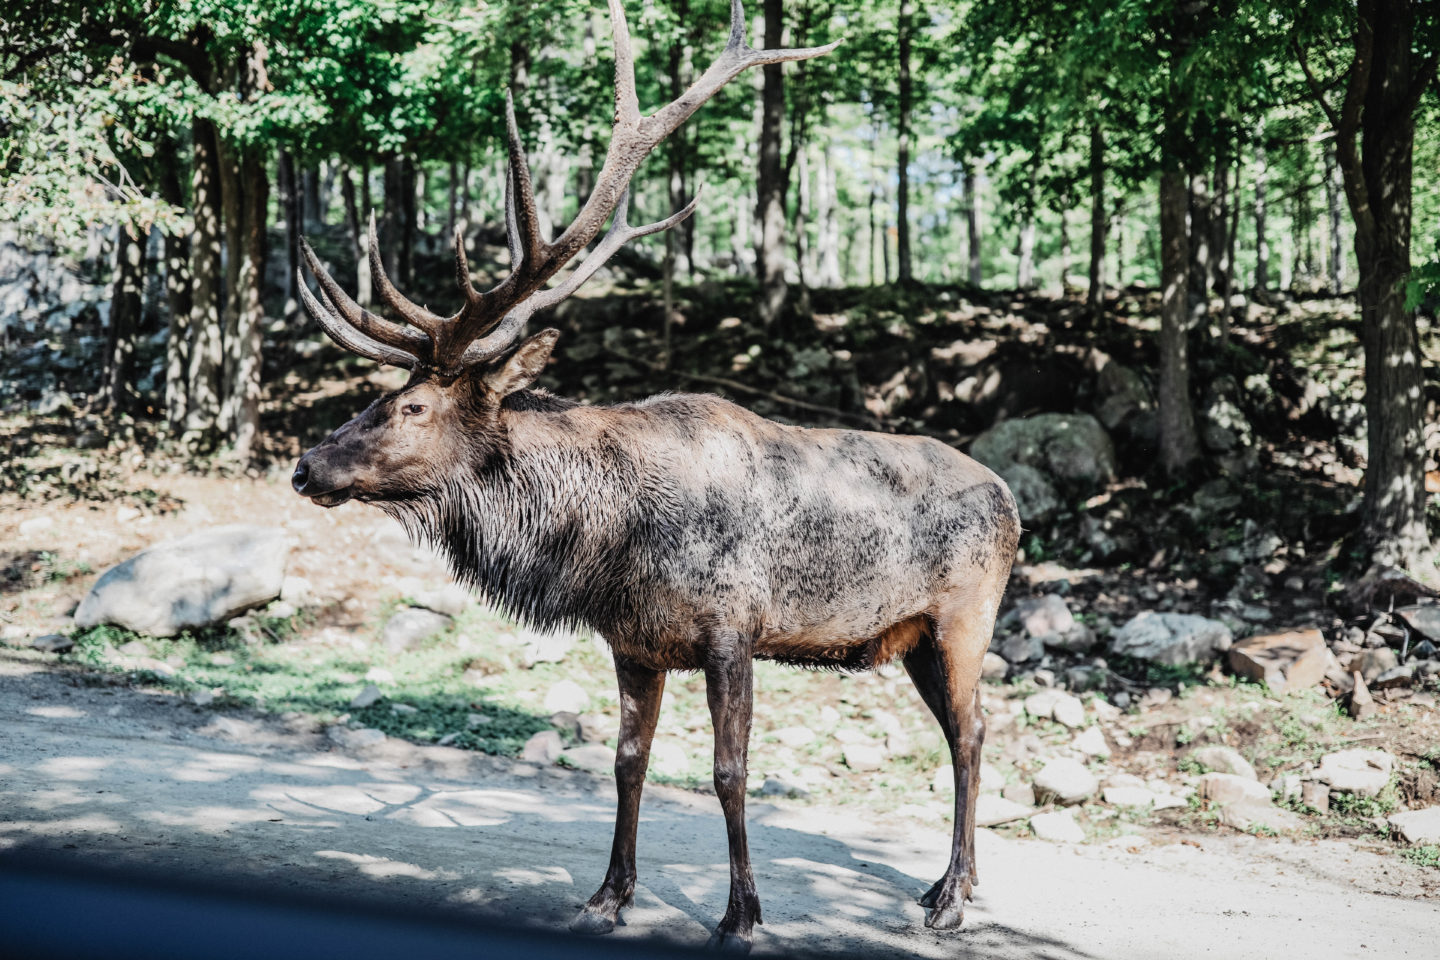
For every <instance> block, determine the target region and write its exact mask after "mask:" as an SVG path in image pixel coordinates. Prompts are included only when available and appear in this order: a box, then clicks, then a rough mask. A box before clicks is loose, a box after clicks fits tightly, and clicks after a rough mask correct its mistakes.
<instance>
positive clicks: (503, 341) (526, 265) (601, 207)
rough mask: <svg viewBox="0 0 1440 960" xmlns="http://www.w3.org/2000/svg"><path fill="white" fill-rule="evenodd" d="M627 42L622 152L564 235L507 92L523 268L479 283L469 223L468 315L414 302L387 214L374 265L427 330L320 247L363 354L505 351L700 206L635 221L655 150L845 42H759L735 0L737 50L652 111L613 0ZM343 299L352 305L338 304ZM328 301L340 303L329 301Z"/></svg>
mask: <svg viewBox="0 0 1440 960" xmlns="http://www.w3.org/2000/svg"><path fill="white" fill-rule="evenodd" d="M608 3H609V5H610V24H611V30H612V32H613V34H614V40H615V120H614V125H613V129H612V132H611V137H610V149H609V151H608V152H607V153H606V155H605V163H604V165H603V166H602V167H601V168H600V172H599V174H598V175H597V176H596V178H595V186H594V189H593V190H592V191H591V192H590V197H589V199H588V200H586V201H585V205H584V206H583V207H582V208H581V209H580V212H579V213H578V214H577V215H576V217H575V219H574V220H573V221H572V222H571V223H570V225H569V226H568V227H566V228H565V230H564V232H562V233H561V234H560V236H559V237H557V238H556V239H555V240H553V241H549V242H547V241H546V240H545V238H544V237H543V236H542V235H541V231H540V220H539V215H538V213H537V207H536V203H535V190H534V186H533V184H532V183H531V180H530V167H529V164H528V163H527V162H526V160H525V148H524V145H523V144H522V142H521V140H520V131H519V129H518V127H517V125H516V123H515V105H514V103H513V101H512V100H511V98H510V96H509V94H508V93H507V94H506V97H505V123H506V139H507V141H508V144H507V145H508V148H509V155H510V159H509V166H508V171H507V174H506V178H505V228H506V239H507V243H508V245H509V248H510V265H511V272H510V275H509V276H507V277H506V278H505V279H504V280H502V281H501V282H500V283H499V284H497V285H496V286H495V287H493V288H491V289H490V290H487V291H485V292H483V293H482V292H480V291H478V290H476V289H475V287H474V285H473V284H472V283H471V282H470V268H469V264H468V262H467V260H466V257H465V247H464V243H463V241H462V238H461V236H460V233H459V231H457V232H456V234H455V274H456V281H457V282H458V284H459V287H460V290H461V292H462V293H463V294H464V297H465V303H464V305H463V306H461V308H460V309H459V311H458V312H456V313H455V314H454V315H452V316H449V317H441V316H439V315H437V314H434V313H431V312H430V311H429V310H426V309H425V308H423V307H421V306H418V305H416V304H414V303H412V302H410V301H409V300H407V299H406V298H405V297H404V296H403V295H402V294H401V293H400V292H399V291H398V290H396V289H395V287H394V285H393V284H391V283H390V279H389V278H388V277H387V276H386V275H385V270H384V266H383V264H382V263H381V260H380V245H379V242H378V240H377V239H376V235H375V218H374V215H373V214H372V215H371V218H370V262H371V274H372V275H373V276H374V277H375V281H376V292H377V293H378V294H379V296H380V299H381V300H382V301H383V302H384V303H385V304H386V305H388V306H389V307H390V309H392V310H394V311H395V312H396V313H397V314H399V315H400V316H401V317H403V318H404V319H405V320H406V321H407V322H408V323H410V324H411V325H412V326H414V327H417V328H419V330H421V331H423V333H416V332H415V331H413V330H408V329H406V328H404V327H402V326H400V325H398V324H395V323H391V322H389V321H387V320H384V319H382V318H380V317H377V316H375V315H374V314H372V313H370V312H368V311H366V310H364V309H363V308H361V307H360V305H359V304H357V303H355V302H354V301H353V300H351V299H350V298H349V297H347V296H346V295H345V294H344V293H343V291H341V290H340V288H339V285H338V284H336V283H335V281H334V280H332V279H331V278H330V277H329V275H328V274H326V273H325V272H324V269H323V267H321V266H320V262H319V260H318V259H316V257H315V255H314V253H313V252H312V251H311V250H310V247H309V245H308V244H307V245H306V246H305V259H306V263H307V265H308V266H309V267H310V271H311V272H312V273H314V274H315V278H316V280H317V281H318V282H319V283H320V288H321V291H322V295H323V296H324V297H325V300H326V302H325V305H324V307H322V305H321V304H319V303H317V302H316V300H315V298H314V297H313V296H311V295H310V293H309V291H308V290H304V284H301V288H302V291H303V293H302V298H303V300H304V302H305V307H306V309H308V310H309V311H310V314H311V315H312V316H314V317H315V319H316V320H317V321H319V323H320V325H321V326H322V327H323V328H324V329H325V331H326V332H327V333H328V334H330V336H331V338H333V339H334V340H335V341H336V342H337V343H339V344H340V345H341V346H342V347H345V348H346V349H347V350H351V351H353V352H355V353H359V354H361V355H362V356H366V357H370V358H371V359H373V360H379V361H380V362H382V363H392V364H396V365H399V366H404V367H408V368H414V367H416V366H423V367H427V368H431V369H434V370H436V371H437V372H439V373H442V374H445V375H448V376H454V375H458V374H459V373H460V372H462V371H463V370H465V369H466V368H467V367H471V366H474V365H476V364H480V363H485V362H487V361H489V360H492V359H494V358H495V357H497V356H499V355H500V354H501V353H503V352H504V351H505V350H506V349H507V348H508V347H509V346H510V344H511V343H513V342H514V341H515V339H516V338H517V337H518V336H519V335H520V331H521V330H522V329H523V328H524V326H525V322H526V321H527V320H529V319H530V317H531V316H532V315H533V314H534V313H535V312H536V311H539V310H544V309H547V308H549V307H553V306H555V305H556V304H557V303H559V302H560V301H561V300H564V299H565V298H566V297H568V296H570V295H571V294H572V293H574V292H575V291H576V290H577V289H578V288H579V287H580V285H581V284H583V283H584V282H585V281H586V280H588V279H589V278H590V277H591V276H592V275H593V274H594V273H595V271H596V270H598V269H599V268H600V267H601V266H602V265H603V264H604V263H605V261H607V260H609V259H610V257H611V256H613V255H614V253H615V251H616V250H619V249H620V247H622V246H623V245H624V244H625V243H627V242H628V241H630V240H633V239H634V238H636V237H643V236H646V235H648V234H652V233H657V232H659V231H661V230H667V229H669V228H670V227H673V226H674V225H675V224H677V223H679V222H680V221H681V220H684V219H685V218H686V217H688V216H690V215H691V214H692V213H694V212H695V206H696V202H697V201H698V199H699V198H698V196H697V197H696V199H695V200H692V201H691V202H690V203H689V204H687V205H686V206H685V208H684V209H682V210H679V211H676V212H675V213H674V214H672V215H671V216H669V217H667V218H666V219H664V220H661V221H659V222H658V223H652V224H648V225H646V226H640V227H632V226H630V224H629V222H628V221H627V218H626V208H627V206H628V205H629V202H630V180H631V178H632V177H633V176H634V175H635V171H636V170H638V169H639V167H640V164H641V163H642V162H643V161H644V159H645V157H646V155H648V154H649V153H650V151H652V150H654V149H655V147H656V146H658V145H659V144H660V142H661V141H663V140H664V139H665V138H666V137H667V136H669V135H670V134H671V133H672V132H673V131H674V130H675V129H676V128H677V127H679V126H680V124H682V123H684V122H685V121H686V120H687V119H689V117H690V116H691V114H693V113H694V112H695V111H696V110H698V109H699V108H700V106H701V105H702V104H704V103H705V101H707V100H709V99H710V98H711V97H713V96H714V95H715V94H716V92H718V91H719V89H720V88H721V87H723V86H724V85H725V84H726V83H728V82H730V81H731V80H733V79H734V78H735V77H736V76H738V75H739V74H740V73H741V72H742V71H744V70H746V69H748V68H750V67H755V66H760V65H762V64H767V63H783V62H785V61H787V60H808V59H810V58H812V57H818V56H822V55H823V54H826V53H829V52H830V51H831V50H834V49H835V47H836V46H838V45H839V42H838V41H837V42H836V43H831V44H826V45H825V46H823V47H802V48H796V49H776V50H755V49H753V48H752V47H750V46H749V44H747V43H746V42H745V14H744V11H743V10H742V9H741V5H740V0H731V2H730V38H729V41H728V42H727V43H726V44H725V49H724V50H723V51H722V52H721V54H720V56H719V57H718V58H716V60H715V62H714V63H712V64H711V65H710V68H709V69H708V70H706V71H705V72H704V73H703V74H702V75H701V76H700V78H699V79H698V80H696V81H695V83H694V84H692V85H691V86H690V89H688V90H686V91H685V92H684V93H683V94H681V95H680V97H679V98H678V99H676V100H674V101H673V102H671V103H669V104H666V105H665V106H664V107H661V108H660V109H659V110H657V111H656V112H655V113H652V114H651V115H649V116H642V115H641V113H640V104H639V100H638V99H637V97H636V93H635V58H634V55H633V53H632V52H631V49H630V28H629V26H628V25H627V24H626V22H625V11H624V9H623V7H622V6H621V0H608ZM606 220H610V221H611V225H610V229H609V231H607V232H606V234H605V237H604V239H602V240H601V242H600V243H599V244H598V245H597V246H596V247H595V249H594V250H593V251H591V253H590V254H589V255H588V256H586V257H585V259H584V260H583V261H581V263H580V264H579V265H578V266H577V267H576V268H575V269H574V270H573V271H572V272H571V273H570V275H569V276H568V277H566V278H565V279H564V280H563V281H561V282H560V283H559V284H557V285H556V286H554V287H552V288H550V289H544V287H545V284H546V283H547V282H548V281H549V280H550V279H551V278H553V277H554V276H555V275H556V274H557V273H559V272H560V271H561V270H562V269H563V268H564V267H565V265H566V264H567V263H569V262H570V261H571V260H573V259H574V258H575V256H576V255H577V254H579V253H580V252H581V251H582V250H584V249H585V248H586V247H587V246H589V244H590V242H591V241H592V240H594V239H595V237H596V236H597V235H598V234H599V233H600V229H601V228H602V227H603V226H604V225H605V221H606ZM334 304H339V306H340V310H338V311H337V310H335V309H334ZM325 307H328V308H330V309H329V310H326V309H325Z"/></svg>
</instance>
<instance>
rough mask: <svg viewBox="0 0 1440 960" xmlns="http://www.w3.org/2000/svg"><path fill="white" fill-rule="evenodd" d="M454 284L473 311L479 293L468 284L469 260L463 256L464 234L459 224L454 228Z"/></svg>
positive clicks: (478, 300) (472, 285) (471, 284)
mask: <svg viewBox="0 0 1440 960" xmlns="http://www.w3.org/2000/svg"><path fill="white" fill-rule="evenodd" d="M455 284H456V286H458V287H459V288H460V292H461V293H463V294H464V295H465V304H466V306H467V307H470V308H472V309H473V308H474V307H475V306H476V305H478V304H479V303H480V291H479V290H476V289H475V284H473V283H471V282H470V259H469V258H468V257H466V256H465V234H464V233H463V232H462V231H461V229H460V226H459V224H456V226H455Z"/></svg>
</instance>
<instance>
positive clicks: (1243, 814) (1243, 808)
mask: <svg viewBox="0 0 1440 960" xmlns="http://www.w3.org/2000/svg"><path fill="white" fill-rule="evenodd" d="M1220 822H1221V823H1223V824H1225V825H1226V826H1227V827H1234V828H1235V829H1236V830H1250V831H1255V830H1266V831H1273V832H1274V833H1294V832H1295V831H1297V830H1301V829H1303V828H1304V827H1305V818H1304V817H1302V816H1300V815H1299V814H1296V813H1291V812H1290V811H1289V810H1284V809H1282V808H1280V807H1277V806H1275V805H1274V804H1273V803H1271V802H1270V800H1269V798H1268V797H1267V798H1266V799H1265V800H1263V801H1261V800H1241V801H1238V802H1236V803H1229V804H1226V805H1225V806H1223V807H1221V808H1220Z"/></svg>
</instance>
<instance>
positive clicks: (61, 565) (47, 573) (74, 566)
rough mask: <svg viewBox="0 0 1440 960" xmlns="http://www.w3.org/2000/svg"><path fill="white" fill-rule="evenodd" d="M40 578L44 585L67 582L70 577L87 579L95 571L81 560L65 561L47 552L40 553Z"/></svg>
mask: <svg viewBox="0 0 1440 960" xmlns="http://www.w3.org/2000/svg"><path fill="white" fill-rule="evenodd" d="M39 562H40V578H41V579H42V580H43V581H44V582H45V583H55V582H56V581H60V580H69V579H70V578H71V577H88V576H89V575H90V574H92V573H94V572H95V570H94V568H93V567H91V566H90V564H88V563H86V562H85V561H83V560H65V559H63V558H62V557H60V556H59V555H57V554H54V553H51V552H49V551H48V550H46V551H42V552H41V553H40V558H39Z"/></svg>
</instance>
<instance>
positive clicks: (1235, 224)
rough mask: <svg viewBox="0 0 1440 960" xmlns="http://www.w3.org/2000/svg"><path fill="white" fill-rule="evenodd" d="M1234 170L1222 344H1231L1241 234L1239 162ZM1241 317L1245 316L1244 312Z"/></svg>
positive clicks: (1223, 282)
mask: <svg viewBox="0 0 1440 960" xmlns="http://www.w3.org/2000/svg"><path fill="white" fill-rule="evenodd" d="M1234 170H1235V185H1234V189H1233V190H1232V191H1231V194H1230V216H1229V226H1228V227H1227V229H1226V231H1225V273H1224V274H1223V275H1222V276H1221V278H1220V296H1221V299H1223V300H1224V305H1223V307H1222V309H1221V310H1220V342H1221V343H1222V344H1225V343H1229V342H1230V317H1231V314H1232V313H1233V311H1234V308H1233V307H1232V306H1231V303H1230V301H1231V299H1232V298H1233V297H1234V296H1235V238H1236V237H1237V236H1239V234H1240V164H1239V163H1238V162H1237V163H1236V164H1235V166H1234ZM1241 299H1244V298H1243V297H1242V298H1241ZM1242 311H1243V308H1242ZM1241 316H1242V317H1243V316H1244V313H1243V312H1242V313H1241Z"/></svg>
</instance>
